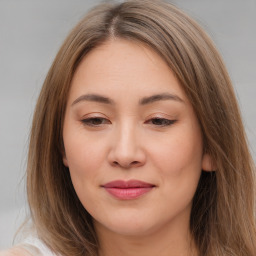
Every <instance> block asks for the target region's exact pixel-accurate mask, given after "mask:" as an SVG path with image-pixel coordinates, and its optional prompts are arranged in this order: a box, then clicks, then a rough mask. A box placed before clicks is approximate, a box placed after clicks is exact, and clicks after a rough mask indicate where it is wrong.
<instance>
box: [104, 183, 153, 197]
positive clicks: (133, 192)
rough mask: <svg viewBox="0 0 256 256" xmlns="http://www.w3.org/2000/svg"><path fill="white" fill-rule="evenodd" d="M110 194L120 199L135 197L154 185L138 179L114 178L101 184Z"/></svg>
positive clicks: (149, 189)
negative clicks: (114, 179) (124, 179)
mask: <svg viewBox="0 0 256 256" xmlns="http://www.w3.org/2000/svg"><path fill="white" fill-rule="evenodd" d="M102 187H103V188H105V189H106V191H107V192H108V193H109V194H111V195H112V196H114V197H116V198H118V199H121V200H132V199H136V198H138V197H140V196H142V195H144V194H145V193H147V192H149V191H151V190H152V189H153V188H154V187H155V185H153V184H150V183H146V182H143V181H139V180H128V181H123V180H116V181H111V182H109V183H106V184H105V185H103V186H102Z"/></svg>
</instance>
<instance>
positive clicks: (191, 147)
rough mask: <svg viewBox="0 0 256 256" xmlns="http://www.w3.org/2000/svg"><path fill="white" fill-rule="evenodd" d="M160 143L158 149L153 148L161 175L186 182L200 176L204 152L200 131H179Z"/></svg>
mask: <svg viewBox="0 0 256 256" xmlns="http://www.w3.org/2000/svg"><path fill="white" fill-rule="evenodd" d="M184 128H186V127H184ZM159 143H160V144H161V145H159V147H157V149H156V148H155V147H151V148H152V156H154V162H155V164H156V165H157V167H158V170H159V171H160V175H162V176H163V177H170V178H177V179H179V178H184V179H185V180H186V179H188V178H193V176H195V177H198V175H200V173H201V164H202V153H203V152H202V151H203V150H202V138H201V133H200V132H199V131H198V129H195V131H194V130H193V131H191V129H179V130H178V131H177V132H176V133H174V134H173V136H169V137H167V138H166V139H165V140H163V141H160V142H159ZM186 177H187V178H186Z"/></svg>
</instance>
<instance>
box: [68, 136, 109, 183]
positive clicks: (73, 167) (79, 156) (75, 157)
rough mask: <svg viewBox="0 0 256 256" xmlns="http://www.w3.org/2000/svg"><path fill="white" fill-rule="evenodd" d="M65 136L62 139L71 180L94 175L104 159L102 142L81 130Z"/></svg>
mask: <svg viewBox="0 0 256 256" xmlns="http://www.w3.org/2000/svg"><path fill="white" fill-rule="evenodd" d="M69 134H72V136H66V137H65V140H64V145H65V153H66V159H67V163H68V167H69V170H70V174H71V177H72V180H73V182H74V180H75V179H77V180H78V182H81V183H82V182H83V181H84V180H88V177H96V176H97V170H98V169H99V168H100V165H101V164H102V161H104V159H105V157H104V152H103V147H102V142H101V141H99V140H98V139H96V138H93V137H92V136H85V135H84V134H83V132H81V133H77V134H75V133H74V132H73V133H69Z"/></svg>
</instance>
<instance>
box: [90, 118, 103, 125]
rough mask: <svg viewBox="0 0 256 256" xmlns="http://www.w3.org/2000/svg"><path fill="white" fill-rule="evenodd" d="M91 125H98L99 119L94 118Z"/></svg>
mask: <svg viewBox="0 0 256 256" xmlns="http://www.w3.org/2000/svg"><path fill="white" fill-rule="evenodd" d="M92 123H93V124H94V125H99V124H101V123H102V121H101V119H100V118H94V119H93V120H92Z"/></svg>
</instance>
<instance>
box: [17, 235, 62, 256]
mask: <svg viewBox="0 0 256 256" xmlns="http://www.w3.org/2000/svg"><path fill="white" fill-rule="evenodd" d="M18 246H19V247H22V248H23V249H25V250H26V251H28V252H29V253H30V254H31V255H33V256H57V255H56V254H55V253H53V252H52V251H51V250H50V249H49V248H48V247H47V246H46V245H45V244H44V243H43V242H42V241H41V240H40V239H38V238H36V237H28V238H27V239H26V240H24V242H22V243H21V244H19V245H18ZM59 256H60V255H59Z"/></svg>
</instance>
